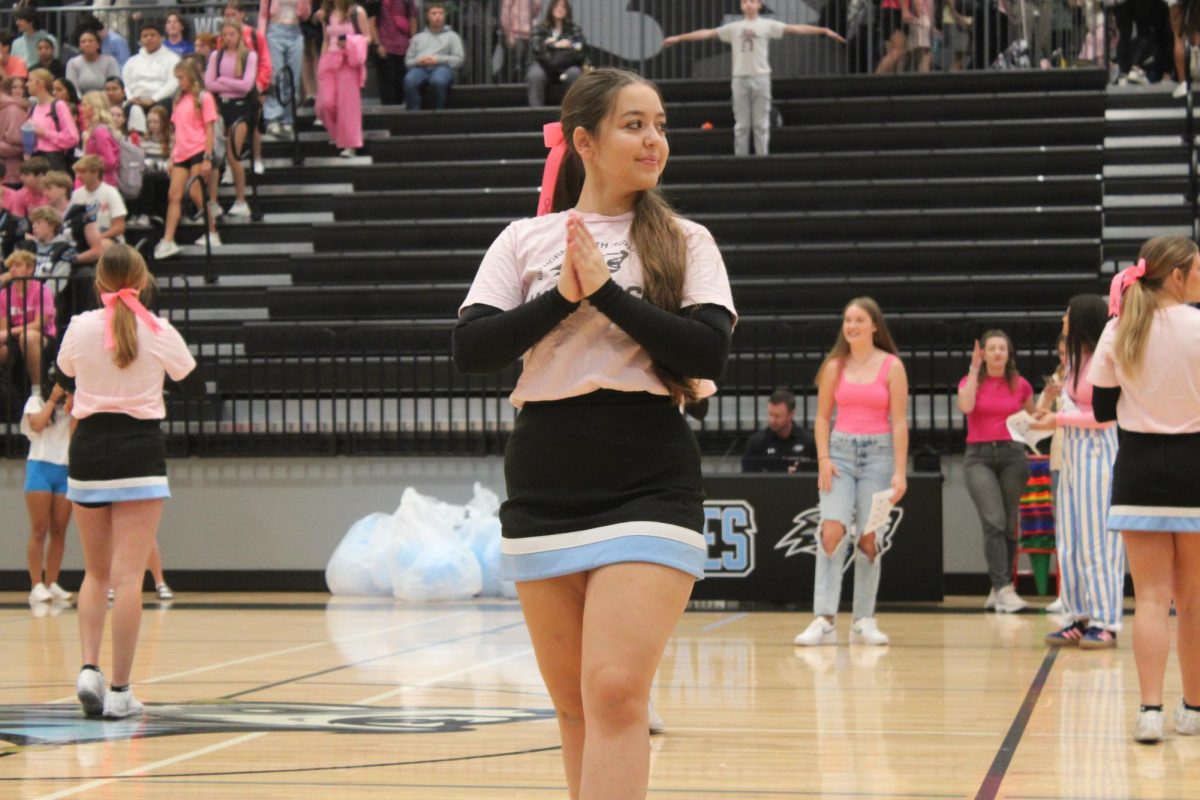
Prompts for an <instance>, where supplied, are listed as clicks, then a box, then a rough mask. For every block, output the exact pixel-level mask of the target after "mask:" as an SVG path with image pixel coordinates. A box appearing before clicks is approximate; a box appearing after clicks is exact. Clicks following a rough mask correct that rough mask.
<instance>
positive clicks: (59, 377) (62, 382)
mask: <svg viewBox="0 0 1200 800" xmlns="http://www.w3.org/2000/svg"><path fill="white" fill-rule="evenodd" d="M54 382H55V383H57V384H58V385H59V386H61V387H62V388H63V391H64V392H67V393H68V394H74V393H75V379H74V378H73V377H71V376H70V375H64V374H63V372H62V370H61V369H56V370H54Z"/></svg>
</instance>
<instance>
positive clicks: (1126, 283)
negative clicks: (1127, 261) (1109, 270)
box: [1108, 258, 1146, 317]
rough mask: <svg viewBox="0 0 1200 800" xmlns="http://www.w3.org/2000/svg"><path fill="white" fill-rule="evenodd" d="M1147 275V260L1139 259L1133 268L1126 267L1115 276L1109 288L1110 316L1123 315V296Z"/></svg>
mask: <svg viewBox="0 0 1200 800" xmlns="http://www.w3.org/2000/svg"><path fill="white" fill-rule="evenodd" d="M1145 274H1146V259H1144V258H1142V259H1139V260H1138V262H1137V263H1136V264H1134V265H1133V266H1132V267H1126V268H1125V269H1123V270H1121V271H1120V272H1118V273H1117V274H1116V275H1114V276H1113V279H1112V284H1111V285H1110V286H1109V287H1108V315H1109V316H1110V317H1119V316H1120V315H1121V296H1122V295H1123V294H1125V290H1126V289H1128V288H1129V287H1130V286H1133V283H1134V281H1136V280H1137V279H1138V278H1140V277H1142V276H1143V275H1145Z"/></svg>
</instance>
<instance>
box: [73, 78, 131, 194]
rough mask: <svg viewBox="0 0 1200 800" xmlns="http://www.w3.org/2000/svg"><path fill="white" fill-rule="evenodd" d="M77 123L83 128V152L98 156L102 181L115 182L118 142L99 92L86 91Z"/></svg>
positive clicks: (117, 168) (119, 149)
mask: <svg viewBox="0 0 1200 800" xmlns="http://www.w3.org/2000/svg"><path fill="white" fill-rule="evenodd" d="M79 124H80V125H81V126H82V128H83V134H82V138H83V153H84V155H94V156H97V157H99V159H100V163H101V165H102V166H103V167H104V182H105V183H107V184H109V185H111V186H116V185H117V170H119V169H120V168H121V144H120V139H119V138H118V137H119V134H118V133H117V131H116V126H115V125H114V124H113V118H112V112H111V111H109V110H108V98H106V97H105V96H104V93H103V92H88V93H87V94H86V95H84V96H83V101H82V102H81V103H80V105H79Z"/></svg>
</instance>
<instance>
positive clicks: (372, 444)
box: [0, 276, 1055, 458]
mask: <svg viewBox="0 0 1200 800" xmlns="http://www.w3.org/2000/svg"><path fill="white" fill-rule="evenodd" d="M18 280H23V279H18ZM31 282H36V281H31ZM160 283H161V286H160V288H161V289H162V290H163V291H162V292H161V294H160V295H159V296H160V297H161V298H162V300H163V304H162V305H161V306H160V307H159V308H158V311H159V313H160V314H163V315H165V316H167V317H168V318H169V319H171V320H172V322H173V324H174V325H175V326H176V327H177V328H179V329H180V331H181V332H182V333H183V335H184V336H185V338H186V339H187V340H188V342H189V344H190V345H191V346H192V350H193V352H194V353H195V355H196V356H197V359H198V361H199V363H200V366H201V369H202V370H203V374H204V376H205V378H206V380H207V382H208V384H209V387H210V393H209V395H208V396H207V397H206V398H204V399H201V400H188V399H184V398H180V397H176V396H171V395H168V420H167V421H166V422H165V423H164V430H165V431H166V433H167V441H168V447H169V452H170V454H171V455H172V456H176V457H180V456H193V455H198V456H278V455H334V454H347V455H367V454H439V455H442V454H468V455H486V454H499V453H502V452H503V449H504V443H505V441H506V439H507V435H508V433H509V431H510V430H511V426H512V422H513V420H514V419H515V410H514V409H513V408H512V406H511V405H510V403H509V402H508V394H509V393H510V392H511V390H512V387H513V386H514V385H515V383H516V380H517V378H518V377H519V375H520V367H519V365H513V366H512V367H510V368H508V369H506V370H504V371H502V372H500V373H498V374H495V375H487V376H464V375H461V374H459V373H458V372H457V370H456V369H455V367H454V365H453V363H452V360H451V357H450V332H451V323H450V322H449V321H446V320H437V321H433V322H432V323H429V324H423V323H421V322H415V321H414V322H409V323H381V324H371V323H363V324H360V325H356V326H353V327H350V328H340V329H339V328H335V327H333V326H323V325H320V324H314V325H304V326H300V327H299V328H298V327H297V326H295V325H279V324H272V323H262V324H255V323H246V324H243V325H230V326H219V325H218V326H213V325H207V324H206V325H200V324H194V323H193V317H192V314H191V311H190V304H191V297H192V294H191V292H192V287H191V280H190V279H189V278H187V277H185V276H168V277H165V278H162V279H161V280H160ZM78 289H79V290H80V291H85V292H88V291H91V286H90V284H89V285H88V286H87V287H78ZM994 325H998V326H1001V327H1003V328H1004V329H1005V330H1007V331H1008V332H1009V333H1010V335H1011V336H1012V337H1013V339H1014V341H1015V342H1017V346H1018V350H1019V356H1020V359H1021V362H1022V372H1023V373H1024V374H1025V375H1026V377H1028V378H1029V379H1030V380H1031V382H1032V383H1034V384H1039V383H1040V376H1041V375H1043V374H1046V373H1049V372H1050V371H1051V369H1052V367H1053V365H1054V359H1055V357H1054V355H1053V353H1052V352H1051V345H1052V343H1053V341H1054V333H1055V331H1054V330H1052V328H1053V325H1052V324H1048V323H1047V322H1046V321H1045V320H1022V319H1020V318H1019V315H1017V316H1012V317H1008V318H1003V319H997V320H988V319H959V320H947V319H935V318H930V319H909V320H902V321H899V322H897V323H894V324H893V326H892V327H893V333H894V335H895V338H896V340H897V342H898V344H899V347H900V355H901V357H902V358H903V359H904V361H905V364H906V367H907V370H908V375H909V383H910V387H911V389H910V393H911V400H910V403H909V420H908V421H909V426H910V429H911V431H912V441H913V448H914V450H916V449H921V448H931V449H933V450H935V451H938V452H950V451H953V450H955V449H956V448H957V446H958V445H959V444H960V443H961V439H962V432H963V421H962V417H961V414H959V413H958V412H957V410H956V406H955V395H956V386H957V383H958V380H959V379H960V378H961V377H962V376H963V374H965V371H966V367H967V358H968V354H969V351H970V346H971V342H972V341H973V338H974V337H976V336H978V334H979V333H980V332H981V331H982V330H983V329H985V328H987V327H992V326H994ZM837 328H838V320H837V319H836V317H828V316H826V317H825V318H822V319H816V320H803V319H796V320H791V321H788V320H779V319H774V318H769V317H767V318H747V319H744V320H743V321H742V323H741V324H740V325H739V327H738V330H737V332H736V333H735V337H734V346H733V351H732V353H731V356H730V359H729V363H728V366H727V369H726V373H725V376H724V378H723V379H722V380H721V381H719V382H718V383H719V387H720V388H719V392H718V394H717V395H716V396H715V397H714V398H713V399H712V401H711V404H710V409H709V412H708V414H707V416H706V417H705V418H704V420H703V421H693V427H694V429H695V431H696V435H697V438H698V440H699V442H700V445H701V448H702V450H703V451H704V452H706V453H708V454H713V455H719V454H723V453H729V452H733V451H735V450H737V449H738V448H739V447H741V446H743V445H744V443H745V439H746V437H747V436H749V435H750V434H751V433H753V432H754V431H755V430H758V429H760V428H761V427H763V425H764V424H765V416H764V415H765V400H766V397H767V396H768V395H769V394H770V393H771V392H772V391H773V390H774V389H776V388H780V387H787V388H792V389H793V390H794V391H795V392H796V394H797V413H796V416H797V419H798V420H800V421H801V422H802V423H803V424H805V425H808V426H811V424H812V420H813V416H814V413H815V409H816V393H815V388H814V378H815V376H816V372H817V369H818V368H819V366H820V364H821V362H822V360H823V358H824V357H825V353H826V352H827V349H828V347H829V346H830V344H831V343H832V342H833V340H834V337H835V336H836V332H837ZM54 352H55V348H54V346H53V345H50V346H48V347H47V348H46V353H47V358H53V354H54ZM12 366H13V365H9V366H8V367H0V377H3V380H4V391H3V392H0V410H2V411H3V418H2V419H0V434H3V435H2V436H0V438H2V439H3V441H4V445H3V454H4V455H5V456H7V457H10V458H11V457H20V456H22V455H23V454H24V453H25V451H26V442H25V439H24V437H23V436H22V435H20V433H19V431H18V423H19V419H20V413H21V409H22V407H23V406H24V403H25V397H26V395H25V394H24V392H27V390H28V383H27V381H26V380H25V378H24V376H23V375H19V374H15V373H14V372H13V370H12Z"/></svg>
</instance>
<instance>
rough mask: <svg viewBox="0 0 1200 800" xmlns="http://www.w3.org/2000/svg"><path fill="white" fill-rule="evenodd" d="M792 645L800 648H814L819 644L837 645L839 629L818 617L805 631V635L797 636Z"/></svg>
mask: <svg viewBox="0 0 1200 800" xmlns="http://www.w3.org/2000/svg"><path fill="white" fill-rule="evenodd" d="M792 644H795V645H799V646H800V647H814V646H816V645H819V644H837V628H836V627H835V626H834V624H833V623H832V622H830V621H829V620H827V619H825V618H824V617H817V618H816V619H814V620H813V621H812V622H810V623H809V625H808V627H807V628H805V629H804V633H800V634H797V635H796V638H795V639H793V640H792Z"/></svg>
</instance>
